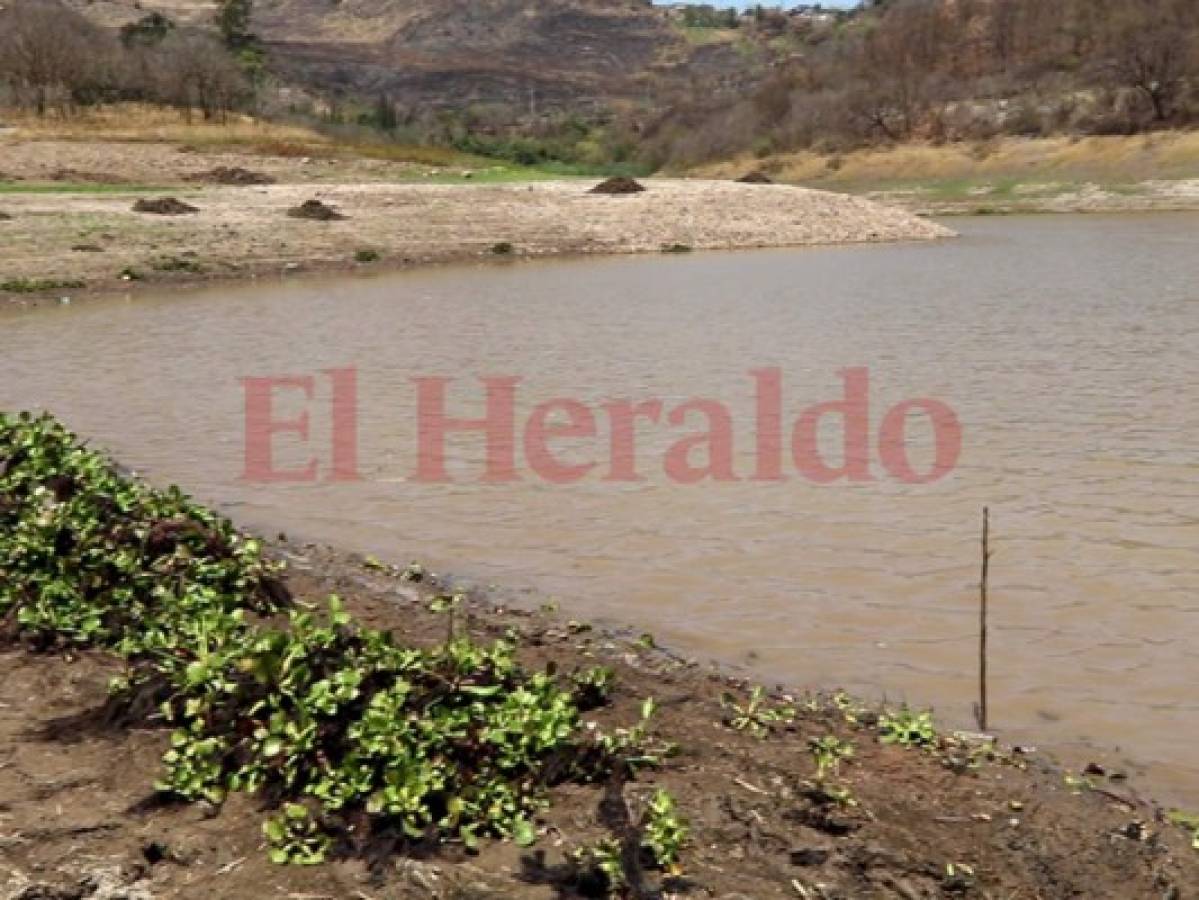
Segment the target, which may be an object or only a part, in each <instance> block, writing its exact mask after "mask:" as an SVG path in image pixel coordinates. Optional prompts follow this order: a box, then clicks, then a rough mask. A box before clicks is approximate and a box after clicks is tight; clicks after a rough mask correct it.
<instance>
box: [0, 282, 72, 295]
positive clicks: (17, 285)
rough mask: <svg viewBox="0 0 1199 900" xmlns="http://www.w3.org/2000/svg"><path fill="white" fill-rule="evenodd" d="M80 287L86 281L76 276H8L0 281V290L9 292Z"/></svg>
mask: <svg viewBox="0 0 1199 900" xmlns="http://www.w3.org/2000/svg"><path fill="white" fill-rule="evenodd" d="M82 287H87V283H86V282H83V281H80V280H79V279H77V278H67V279H63V278H10V279H8V280H7V281H0V292H8V293H10V294H40V293H43V292H45V291H61V290H68V289H74V288H82Z"/></svg>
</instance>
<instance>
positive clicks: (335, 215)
mask: <svg viewBox="0 0 1199 900" xmlns="http://www.w3.org/2000/svg"><path fill="white" fill-rule="evenodd" d="M287 214H288V215H289V216H291V217H292V218H293V219H311V220H313V221H315V222H336V221H338V220H340V219H344V218H346V217H345V216H344V215H342V214H341V213H339V212H338V211H337V210H335V209H334V208H333V207H332V206H326V205H325V204H324V203H322V202H321V201H320V200H305V201H304V202H303V203H301V204H300V205H299V206H297V207H294V208H293V209H289V210H288V211H287Z"/></svg>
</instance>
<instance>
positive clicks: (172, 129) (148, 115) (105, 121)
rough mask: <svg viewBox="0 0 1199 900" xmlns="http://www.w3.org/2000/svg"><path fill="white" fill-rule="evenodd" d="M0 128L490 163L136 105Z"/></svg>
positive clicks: (16, 121)
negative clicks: (186, 116) (185, 114)
mask: <svg viewBox="0 0 1199 900" xmlns="http://www.w3.org/2000/svg"><path fill="white" fill-rule="evenodd" d="M0 122H3V123H4V124H7V125H9V126H12V128H13V131H12V132H11V133H10V134H11V136H13V137H15V138H17V139H19V140H26V141H82V142H95V141H106V142H121V143H161V144H178V145H180V146H182V147H186V148H188V149H191V150H195V151H206V150H219V149H221V148H237V149H240V150H243V151H245V152H248V153H253V154H256V155H259V156H273V157H279V158H283V159H299V158H302V157H313V158H318V159H320V158H330V157H346V158H353V157H360V158H365V159H377V160H384V161H388V162H410V163H417V164H421V165H427V166H477V165H485V164H489V162H490V161H482V160H479V159H477V158H475V157H472V156H469V155H467V154H463V153H459V152H457V151H455V150H450V149H447V148H444V147H424V146H418V145H412V144H400V143H393V142H387V141H366V140H348V141H346V140H337V139H335V138H333V137H330V136H328V135H325V134H321V133H320V132H318V131H315V130H313V129H311V128H305V127H303V126H299V125H286V124H280V123H276V122H269V121H266V120H264V119H257V118H254V117H253V116H246V115H231V116H229V117H228V119H227V121H225V122H204V121H203V120H202V119H201V117H200V115H199V114H198V113H197V114H196V115H195V116H194V117H193V120H192V121H191V122H190V123H189V122H187V121H186V120H185V119H184V117H183V115H182V114H181V113H180V112H179V111H178V110H175V109H167V108H163V107H159V106H152V105H147V104H138V103H123V104H115V105H113V106H106V107H102V108H99V109H92V110H87V111H85V112H82V113H81V114H79V115H77V116H72V117H71V118H67V119H63V118H59V117H57V116H53V115H51V116H46V117H43V118H38V117H37V116H36V115H33V114H32V113H27V112H13V111H2V110H0Z"/></svg>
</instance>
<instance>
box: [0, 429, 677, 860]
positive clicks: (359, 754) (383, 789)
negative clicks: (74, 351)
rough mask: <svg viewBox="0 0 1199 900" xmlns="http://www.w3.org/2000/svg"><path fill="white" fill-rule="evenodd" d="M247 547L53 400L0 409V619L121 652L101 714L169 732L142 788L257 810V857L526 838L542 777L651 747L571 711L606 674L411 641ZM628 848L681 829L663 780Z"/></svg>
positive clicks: (595, 774)
mask: <svg viewBox="0 0 1199 900" xmlns="http://www.w3.org/2000/svg"><path fill="white" fill-rule="evenodd" d="M280 574H281V569H280V567H279V566H278V565H277V564H275V563H273V562H271V561H270V560H268V559H267V557H266V555H265V554H264V551H263V548H262V546H261V545H260V544H259V543H258V542H257V541H255V540H253V539H251V538H248V537H246V536H244V535H242V534H240V533H239V532H237V531H236V530H235V529H234V528H233V526H232V525H231V524H230V523H229V522H228V521H227V520H225V519H223V518H221V517H219V516H217V515H216V514H214V513H212V512H211V511H209V510H206V509H205V508H203V507H201V506H199V505H197V504H195V503H194V502H192V501H191V500H190V499H189V498H187V497H186V496H185V495H183V494H182V493H181V492H179V490H178V489H176V488H171V489H169V490H166V491H159V490H156V489H154V488H151V487H149V486H147V485H145V484H143V483H141V482H139V481H137V480H134V479H132V478H129V477H127V476H125V475H124V474H122V473H121V472H119V471H118V470H117V469H116V468H115V467H114V466H113V465H112V464H111V463H110V462H109V461H108V460H107V459H106V458H105V457H104V456H102V455H101V454H99V453H97V452H95V451H93V450H90V449H88V448H86V447H84V446H83V445H81V444H80V442H79V441H78V440H77V439H76V438H75V436H74V435H72V434H71V433H70V432H68V431H67V430H66V429H65V428H64V427H63V426H62V425H61V424H59V423H58V422H57V421H55V420H54V419H53V418H51V417H49V416H42V417H34V416H31V415H29V414H20V415H17V416H8V415H3V414H0V622H3V623H4V625H3V627H4V628H5V629H6V630H7V631H8V634H7V637H8V638H9V639H14V640H20V641H22V642H24V643H25V644H27V645H29V646H30V647H32V648H34V649H43V650H50V649H55V648H62V647H75V648H79V647H96V648H102V649H106V650H109V651H111V652H114V653H115V654H117V655H119V656H120V657H122V658H123V659H124V660H125V664H126V665H125V670H124V672H123V674H122V675H121V676H119V677H118V678H116V679H115V680H114V681H113V683H112V685H111V699H110V702H109V709H108V710H107V712H108V713H109V717H110V719H112V720H115V721H127V722H136V721H139V720H141V721H145V719H146V715H145V713H144V710H147V709H149V710H152V711H153V712H152V713H151V714H150V716H149V721H150V722H151V723H155V724H160V725H163V726H166V727H170V728H172V729H173V732H172V736H171V746H170V749H169V750H168V751H167V753H166V754H165V756H164V759H163V763H164V766H163V772H162V774H161V777H160V778H159V780H158V782H157V784H156V787H157V789H158V790H159V791H160V792H162V793H163V794H164V795H168V796H173V797H177V798H182V799H185V800H192V801H200V800H203V801H206V802H209V803H214V804H219V803H220V802H222V801H223V800H224V798H225V797H226V796H227V795H228V793H229V792H231V791H243V792H250V793H254V794H256V795H258V796H259V797H261V798H262V799H263V800H264V801H265V802H267V804H268V805H269V806H270V807H272V808H273V810H274V812H273V813H272V814H271V815H270V816H269V817H268V818H267V820H266V822H265V824H264V826H263V828H264V832H265V835H266V838H267V842H268V847H269V852H270V856H271V859H272V860H274V861H276V862H280V863H298V864H315V863H319V862H321V861H323V860H325V859H327V858H329V857H331V856H334V855H346V854H353V853H366V852H371V851H377V850H378V849H380V848H391V847H396V846H403V845H406V844H417V843H420V844H424V845H428V844H436V843H439V842H444V841H450V840H452V841H456V842H461V843H462V844H464V845H466V846H468V847H470V846H474V844H475V843H476V842H477V841H478V840H479V839H480V838H482V837H488V836H490V837H500V838H508V839H512V840H514V841H517V842H518V843H520V844H528V843H531V842H533V841H534V840H535V838H536V831H535V829H534V826H533V824H532V817H533V815H534V814H535V813H536V811H537V810H539V809H541V808H542V807H543V806H544V805H545V803H546V802H547V789H548V788H549V787H550V786H552V785H553V784H556V783H561V782H563V781H575V782H593V781H598V780H606V779H608V778H609V777H612V776H613V775H615V774H619V776H620V777H621V778H623V777H627V776H628V775H630V774H632V772H634V771H635V770H636V769H637V768H638V767H640V766H642V765H648V764H653V763H654V762H656V761H657V757H658V755H659V754H660V753H661V752H664V751H663V750H660V749H654V748H653V742H652V739H651V738H650V735H649V732H648V723H649V719H650V717H651V716H652V714H653V711H654V704H653V702H652V701H647V702H646V703H645V705H644V707H643V709H642V721H641V723H640V724H639V725H637V726H636V727H633V728H628V729H616V730H614V731H612V732H610V733H606V732H604V731H603V730H601V729H600V728H598V727H596V726H594V725H591V726H588V727H585V726H584V724H583V722H582V718H581V716H582V714H583V713H584V712H586V711H588V710H590V709H592V708H593V707H595V706H597V705H599V704H602V703H604V702H606V698H607V695H608V692H609V690H610V688H611V673H610V672H608V671H607V670H591V671H588V672H583V673H576V675H575V676H574V677H573V678H566V679H562V680H559V678H558V677H557V675H556V673H555V672H554V670H552V669H550V670H547V671H540V672H532V673H530V672H526V671H524V670H523V669H522V668H521V667H520V666H519V665H518V664H517V661H516V658H515V650H516V648H515V645H514V644H513V643H512V642H510V641H506V640H500V641H497V642H495V643H492V644H487V645H483V644H478V643H476V642H474V641H473V640H471V639H470V638H469V637H466V636H462V635H459V634H457V633H456V630H455V628H454V612H455V608H456V606H457V604H458V601H457V599H456V598H449V597H443V598H438V599H436V600H435V601H434V604H435V610H434V611H438V612H445V613H447V614H448V615H447V619H448V623H447V633H446V638H445V641H444V643H442V644H441V645H439V646H435V647H432V648H423V649H422V648H413V647H407V646H403V645H401V644H399V643H397V642H396V640H395V639H394V638H393V636H392V635H391V634H390V633H389V632H384V631H379V630H375V629H371V628H366V627H362V626H361V625H359V624H357V623H356V622H355V621H354V620H353V619H352V617H351V616H350V615H349V613H347V612H346V610H345V609H344V608H343V606H342V603H341V601H340V600H339V599H338V598H336V597H333V598H330V600H329V602H328V608H327V610H325V611H322V612H320V613H318V612H317V611H316V610H314V609H310V608H302V607H301V604H298V603H295V602H293V601H292V599H291V598H290V597H289V596H288V593H287V591H286V589H285V588H284V586H283V584H282V582H281V581H280V580H279V576H280ZM643 825H644V827H643V831H642V842H643V845H644V850H645V851H646V853H647V854H649V856H650V858H651V859H654V860H656V862H657V865H658V866H659V867H660V868H663V869H670V868H674V867H676V866H677V864H678V853H679V850H680V848H681V846H682V844H683V843H684V842H685V840H686V826H685V823H683V822H682V820H681V819H680V818H679V817H678V815H677V814H676V812H675V809H674V803H673V800H671V799H670V798H669V796H668V795H658V796H656V797H655V799H654V801H653V803H652V804H651V808H650V809H649V811H648V812H647V815H646V818H645V821H644V823H643Z"/></svg>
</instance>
